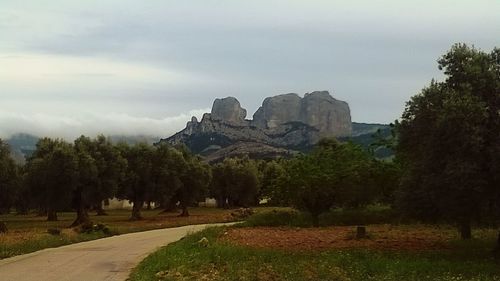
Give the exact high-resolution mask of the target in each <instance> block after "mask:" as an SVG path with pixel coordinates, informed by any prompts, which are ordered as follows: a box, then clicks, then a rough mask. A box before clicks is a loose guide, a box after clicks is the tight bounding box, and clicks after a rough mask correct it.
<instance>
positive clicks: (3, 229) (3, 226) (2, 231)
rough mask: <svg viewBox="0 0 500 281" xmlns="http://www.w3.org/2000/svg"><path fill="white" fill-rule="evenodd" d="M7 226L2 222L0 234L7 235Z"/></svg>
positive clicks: (0, 223)
mask: <svg viewBox="0 0 500 281" xmlns="http://www.w3.org/2000/svg"><path fill="white" fill-rule="evenodd" d="M7 231H8V229H7V225H6V224H5V223H4V222H1V221H0V233H7Z"/></svg>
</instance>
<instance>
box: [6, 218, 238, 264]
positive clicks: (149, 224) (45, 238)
mask: <svg viewBox="0 0 500 281" xmlns="http://www.w3.org/2000/svg"><path fill="white" fill-rule="evenodd" d="M177 214H178V213H160V211H158V210H144V211H142V215H143V216H144V220H141V221H129V217H130V211H129V210H114V211H109V212H108V215H107V216H92V215H91V220H92V221H93V222H94V223H102V224H104V225H106V226H107V227H108V228H109V233H104V232H102V231H94V232H91V233H78V232H76V231H75V230H74V229H70V228H68V226H69V225H70V224H71V223H72V222H73V220H74V219H75V217H76V215H75V213H70V212H68V213H59V214H58V216H59V221H55V222H48V221H46V217H39V216H35V215H33V214H30V215H12V214H11V215H1V216H0V221H3V222H5V223H6V225H7V227H8V229H9V232H8V233H4V234H0V258H7V257H11V256H15V255H20V254H25V253H29V252H33V251H37V250H40V249H44V248H50V247H57V246H62V245H66V244H71V243H77V242H82V241H88V240H93V239H98V238H103V237H106V236H109V235H117V234H124V233H130V232H137V231H145V230H151V229H158V228H166V227H176V226H183V225H189V224H203V223H214V222H227V221H232V220H234V218H233V217H232V216H231V211H229V210H221V209H216V208H192V209H190V214H191V215H190V216H189V217H178V216H177ZM48 229H59V230H61V234H59V235H51V234H49V233H48V232H47V230H48Z"/></svg>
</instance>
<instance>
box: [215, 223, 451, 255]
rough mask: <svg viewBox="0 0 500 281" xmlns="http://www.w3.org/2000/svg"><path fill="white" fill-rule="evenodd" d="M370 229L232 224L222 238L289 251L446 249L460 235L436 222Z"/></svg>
mask: <svg viewBox="0 0 500 281" xmlns="http://www.w3.org/2000/svg"><path fill="white" fill-rule="evenodd" d="M366 230H367V235H368V237H367V238H364V239H356V227H355V226H335V227H325V228H286V227H248V228H231V229H229V230H228V231H227V232H226V233H225V234H224V236H223V237H222V238H221V239H222V240H225V241H227V242H229V243H232V244H236V245H244V246H249V247H253V248H260V249H262V248H266V249H279V250H286V251H311V250H314V251H318V250H319V251H322V250H331V249H352V248H360V249H375V250H394V251H426V250H436V249H446V248H448V243H447V242H448V241H450V240H452V239H456V238H457V235H456V233H455V231H454V230H453V229H451V228H437V227H435V226H434V227H430V226H421V225H418V226H415V225H413V226H392V225H369V226H367V227H366Z"/></svg>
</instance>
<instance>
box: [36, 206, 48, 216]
mask: <svg viewBox="0 0 500 281" xmlns="http://www.w3.org/2000/svg"><path fill="white" fill-rule="evenodd" d="M36 215H37V216H38V217H45V216H46V215H47V209H45V208H43V207H40V208H38V212H37V213H36Z"/></svg>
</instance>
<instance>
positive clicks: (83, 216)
mask: <svg viewBox="0 0 500 281" xmlns="http://www.w3.org/2000/svg"><path fill="white" fill-rule="evenodd" d="M89 222H90V218H89V214H88V212H87V209H86V208H85V207H84V206H83V205H81V206H79V207H78V208H77V209H76V219H75V221H74V222H73V223H72V224H71V225H70V226H69V227H75V226H78V225H81V224H86V223H89Z"/></svg>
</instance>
